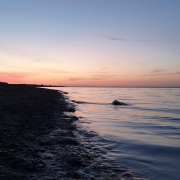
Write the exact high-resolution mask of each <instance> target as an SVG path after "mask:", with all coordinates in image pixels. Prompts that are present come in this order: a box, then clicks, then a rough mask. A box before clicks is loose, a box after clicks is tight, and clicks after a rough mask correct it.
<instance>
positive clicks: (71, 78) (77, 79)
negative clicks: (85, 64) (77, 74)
mask: <svg viewBox="0 0 180 180" xmlns="http://www.w3.org/2000/svg"><path fill="white" fill-rule="evenodd" d="M69 80H70V81H80V80H83V78H73V77H70V78H69Z"/></svg>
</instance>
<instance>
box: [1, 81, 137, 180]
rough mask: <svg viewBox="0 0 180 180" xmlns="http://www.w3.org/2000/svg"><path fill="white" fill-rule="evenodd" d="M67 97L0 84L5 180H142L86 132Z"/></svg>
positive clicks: (2, 158) (2, 170) (57, 93)
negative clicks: (109, 158)
mask: <svg viewBox="0 0 180 180" xmlns="http://www.w3.org/2000/svg"><path fill="white" fill-rule="evenodd" d="M73 111H75V105H74V104H72V103H70V102H69V101H68V100H67V99H66V97H65V96H64V95H63V93H62V92H61V93H59V92H58V91H56V90H48V89H43V88H36V87H34V86H30V85H1V84H0V179H1V180H60V179H139V178H137V177H136V178H135V175H134V174H133V173H132V172H129V171H127V169H126V168H125V167H123V166H119V165H117V164H116V163H115V162H114V161H111V160H108V159H106V158H105V152H103V151H102V150H100V149H98V148H97V147H96V145H94V142H93V137H94V136H96V134H95V133H93V132H86V131H83V130H82V131H81V130H79V129H78V128H77V125H76V123H75V121H78V118H77V117H75V116H73V115H72V114H69V115H67V113H66V112H73Z"/></svg>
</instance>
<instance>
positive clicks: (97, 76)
mask: <svg viewBox="0 0 180 180" xmlns="http://www.w3.org/2000/svg"><path fill="white" fill-rule="evenodd" d="M115 77H116V75H104V74H100V75H92V77H91V78H90V79H91V80H106V79H113V78H115Z"/></svg>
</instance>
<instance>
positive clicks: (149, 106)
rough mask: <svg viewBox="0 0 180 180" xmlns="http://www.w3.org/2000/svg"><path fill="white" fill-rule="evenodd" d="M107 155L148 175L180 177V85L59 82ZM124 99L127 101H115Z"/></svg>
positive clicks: (162, 179)
mask: <svg viewBox="0 0 180 180" xmlns="http://www.w3.org/2000/svg"><path fill="white" fill-rule="evenodd" d="M51 89H57V90H60V91H65V92H67V93H68V94H66V96H67V97H68V98H69V99H70V100H71V101H74V102H77V103H75V104H76V112H75V113H74V114H75V116H77V117H79V121H78V123H79V124H80V127H81V128H84V129H86V130H89V131H94V132H96V133H97V134H98V138H97V139H96V141H98V142H97V143H98V146H99V148H103V149H105V150H106V152H107V153H106V156H107V157H108V158H113V159H114V160H115V161H117V162H118V163H120V164H123V165H124V166H126V167H127V168H129V169H133V170H134V171H136V172H138V173H139V174H140V176H141V177H142V178H144V179H148V180H180V88H115V87H113V88H111V87H107V88H104V87H57V88H51ZM113 100H118V101H120V102H123V103H126V104H127V106H120V105H113V104H112V101H113Z"/></svg>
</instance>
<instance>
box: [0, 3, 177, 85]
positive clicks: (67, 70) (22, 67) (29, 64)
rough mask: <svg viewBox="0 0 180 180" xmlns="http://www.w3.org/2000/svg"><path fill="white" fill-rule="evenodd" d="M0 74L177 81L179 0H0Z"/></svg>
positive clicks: (4, 77)
mask: <svg viewBox="0 0 180 180" xmlns="http://www.w3.org/2000/svg"><path fill="white" fill-rule="evenodd" d="M0 81H2V82H8V83H31V84H35V83H36V84H51V85H64V86H158V87H159V86H179V87H180V0H0Z"/></svg>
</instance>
